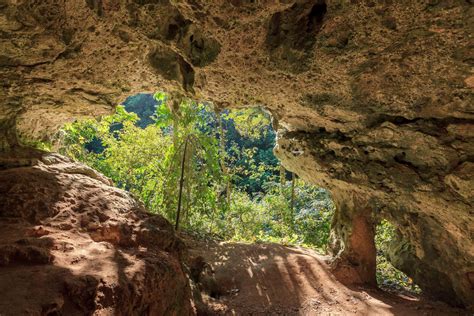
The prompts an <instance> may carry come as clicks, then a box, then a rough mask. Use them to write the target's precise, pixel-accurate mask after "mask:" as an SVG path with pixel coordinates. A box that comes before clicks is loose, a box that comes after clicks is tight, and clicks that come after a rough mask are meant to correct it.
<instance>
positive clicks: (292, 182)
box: [290, 172, 296, 212]
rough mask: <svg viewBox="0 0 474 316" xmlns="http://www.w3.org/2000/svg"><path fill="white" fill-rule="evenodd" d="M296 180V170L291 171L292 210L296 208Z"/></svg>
mask: <svg viewBox="0 0 474 316" xmlns="http://www.w3.org/2000/svg"><path fill="white" fill-rule="evenodd" d="M295 181H296V175H295V173H294V172H292V173H291V204H290V205H291V212H294V209H295Z"/></svg>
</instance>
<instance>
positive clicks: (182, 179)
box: [175, 137, 188, 231]
mask: <svg viewBox="0 0 474 316" xmlns="http://www.w3.org/2000/svg"><path fill="white" fill-rule="evenodd" d="M187 148H188V138H187V137H186V140H185V141H184V150H183V158H182V159H181V176H180V179H179V193H178V209H177V211H176V224H175V230H176V231H177V230H178V229H179V216H180V213H181V202H182V196H183V184H184V162H185V161H186V150H187Z"/></svg>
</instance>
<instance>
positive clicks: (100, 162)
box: [42, 93, 421, 294]
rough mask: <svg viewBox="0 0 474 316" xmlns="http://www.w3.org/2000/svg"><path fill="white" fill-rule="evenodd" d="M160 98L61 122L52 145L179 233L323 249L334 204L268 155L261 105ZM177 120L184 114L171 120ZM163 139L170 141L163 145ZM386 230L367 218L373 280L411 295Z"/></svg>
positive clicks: (137, 99)
mask: <svg viewBox="0 0 474 316" xmlns="http://www.w3.org/2000/svg"><path fill="white" fill-rule="evenodd" d="M167 98H168V97H167V95H166V94H165V93H157V94H155V95H153V94H147V93H140V94H136V95H132V96H130V97H128V98H127V99H126V100H125V101H124V102H123V103H122V106H121V107H119V108H118V110H117V111H116V113H115V114H113V115H110V116H106V117H104V118H102V119H101V120H95V119H90V120H83V121H77V122H74V123H72V124H70V125H67V126H66V127H65V128H64V129H63V130H62V131H61V132H60V133H59V135H61V137H59V138H57V139H56V140H55V145H54V147H56V149H57V150H58V151H59V152H60V153H62V154H65V155H67V156H69V157H71V158H73V159H75V160H79V161H81V162H84V163H86V164H88V165H89V166H91V167H92V168H94V169H97V170H98V171H100V172H102V173H104V174H105V175H107V176H108V177H110V178H111V179H112V180H113V181H114V183H115V185H116V186H118V187H120V188H122V189H125V190H127V191H129V192H132V193H133V194H134V195H135V196H136V197H138V198H139V199H140V200H141V201H142V202H143V203H144V204H145V205H146V207H147V208H148V209H149V210H150V211H151V212H153V213H158V214H161V215H163V216H164V217H166V218H167V219H168V220H169V221H170V222H172V223H174V225H175V227H178V228H180V229H181V230H183V231H185V232H187V233H190V234H194V235H196V234H197V235H208V236H212V237H213V238H217V239H221V240H233V241H246V242H276V243H280V244H287V245H303V246H306V247H310V248H316V249H317V250H318V251H319V252H320V253H324V254H328V244H329V239H330V230H331V222H332V220H333V215H334V211H335V208H336V206H335V203H334V201H333V200H332V198H331V195H330V193H329V192H328V191H327V190H325V189H324V188H321V187H318V186H316V185H311V184H309V183H305V182H304V181H303V180H302V179H300V178H299V177H298V176H297V175H296V174H294V173H292V172H290V171H288V170H286V169H285V168H284V167H283V166H282V165H281V163H280V162H279V160H278V159H277V158H276V157H275V155H274V153H273V148H274V147H275V136H276V131H275V130H274V128H273V127H274V126H273V124H272V118H271V115H270V114H269V113H268V112H266V111H265V110H264V109H261V108H258V107H254V108H245V109H236V110H221V111H220V112H219V113H217V112H216V111H215V109H214V108H213V106H212V104H208V103H203V104H198V103H195V102H188V103H186V105H184V107H183V109H184V110H183V113H180V114H179V118H178V119H176V118H174V119H173V114H172V111H173V109H172V107H169V106H168V105H167V102H168V100H167ZM178 120H181V121H185V122H186V123H185V124H184V125H183V126H178V125H179V123H178V122H177V121H178ZM186 124H187V125H186ZM174 129H179V134H180V135H178V136H176V135H174V134H175V133H174ZM186 141H188V144H186ZM173 146H177V150H175V151H174V152H173V151H166V150H169V148H171V147H173ZM47 147H48V146H45V145H43V146H42V148H43V149H44V148H47ZM185 147H186V148H185ZM156 152H160V153H161V154H162V156H163V157H162V159H161V160H160V159H157V158H154V157H156ZM222 154H224V156H225V157H224V158H222V157H220V156H221V155H222ZM186 155H187V156H188V157H186ZM213 155H214V157H213ZM141 156H143V157H141ZM216 157H217V158H216ZM153 159H156V160H157V161H156V163H157V164H158V165H159V164H160V163H161V165H160V166H159V167H157V166H155V165H154V163H153ZM170 160H174V162H173V161H170ZM208 165H210V168H208V167H209V166H208ZM164 170H165V172H164ZM216 174H217V175H216ZM181 176H182V179H181ZM196 178H198V179H196ZM181 181H182V182H183V185H182V186H181V187H180V183H181ZM159 183H162V185H161V187H160V184H159ZM159 187H160V188H159ZM157 188H158V189H157ZM173 191H174V192H178V194H171V193H170V192H173ZM156 192H159V194H156ZM196 192H199V193H196ZM166 196H168V197H170V198H169V199H166ZM178 210H179V212H178ZM178 213H179V216H178ZM394 238H395V229H394V227H393V226H392V225H391V224H390V223H389V222H388V221H385V220H382V221H381V222H379V223H378V224H377V225H376V227H375V236H372V235H371V236H369V237H364V238H363V240H369V239H370V240H371V241H370V242H368V243H371V242H372V239H373V241H374V243H375V249H376V279H377V285H378V286H379V287H380V288H381V289H383V290H387V291H392V292H400V293H401V292H403V293H408V294H419V293H420V292H421V291H420V289H419V288H418V287H417V286H416V285H415V284H414V283H413V281H412V280H411V279H410V278H408V277H407V276H406V275H405V274H404V273H403V272H401V271H399V270H397V269H396V268H395V267H394V266H393V265H392V264H391V263H390V261H389V259H388V258H389V254H388V253H389V244H390V242H392V240H393V239H394ZM362 246H363V247H365V246H364V245H362Z"/></svg>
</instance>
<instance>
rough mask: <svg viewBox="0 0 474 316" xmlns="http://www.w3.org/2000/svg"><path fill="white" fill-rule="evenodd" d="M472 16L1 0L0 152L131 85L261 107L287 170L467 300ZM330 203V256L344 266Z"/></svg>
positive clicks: (314, 6)
mask: <svg viewBox="0 0 474 316" xmlns="http://www.w3.org/2000/svg"><path fill="white" fill-rule="evenodd" d="M473 16H474V6H473V4H472V1H465V0H443V1H433V0H421V1H389V0H386V1H372V0H352V1H345V0H311V1H303V0H285V1H244V0H233V1H207V0H206V1H204V0H184V1H170V0H130V1H119V0H101V1H93V0H87V1H84V0H69V1H60V0H41V1H39V0H16V1H13V0H2V1H0V65H1V66H2V67H1V68H0V78H1V82H2V89H1V90H0V99H1V100H2V102H1V103H0V147H2V148H10V147H12V146H14V145H15V143H17V142H18V139H19V138H20V139H21V138H35V139H44V138H47V137H49V136H51V135H52V134H53V133H54V132H55V131H56V130H57V128H58V127H59V126H60V125H61V124H62V123H64V122H66V121H70V120H73V119H75V118H79V117H83V116H92V115H102V114H105V113H109V112H110V111H111V110H112V108H113V107H114V106H115V105H116V104H117V103H118V102H120V101H122V100H124V99H125V97H126V96H129V95H131V94H134V93H137V92H154V91H156V90H164V91H168V92H171V93H172V94H173V96H174V97H176V98H178V97H185V96H190V97H193V98H195V99H199V100H208V101H213V102H215V103H216V105H218V106H220V107H225V106H227V107H229V106H232V107H243V106H262V107H265V108H267V109H268V110H269V111H270V112H271V113H272V114H273V116H274V118H275V122H278V123H279V124H278V125H279V127H280V129H281V131H280V132H279V140H278V142H279V145H278V148H277V151H276V152H277V154H278V156H279V157H280V158H281V159H282V161H283V162H284V164H285V166H286V167H287V168H288V169H290V170H291V171H294V172H296V173H298V175H300V176H301V177H303V178H305V179H307V180H309V181H312V182H314V183H316V184H320V185H322V186H324V187H326V188H329V189H330V190H331V191H332V193H333V195H334V197H335V199H336V203H337V204H338V205H353V206H354V207H355V208H358V207H359V206H358V204H359V203H360V204H362V206H363V207H364V208H366V209H364V210H363V213H364V214H365V216H366V217H367V218H366V222H367V223H369V222H376V221H377V220H378V218H381V217H382V218H387V219H389V220H390V221H391V222H392V223H393V224H395V225H396V226H397V228H398V229H399V231H400V236H401V239H400V240H401V241H402V243H404V244H409V248H410V249H411V250H410V251H409V252H406V253H405V254H401V253H400V256H399V259H400V260H401V258H405V260H401V261H400V260H395V259H394V262H395V263H397V265H398V266H399V267H400V268H402V269H403V270H405V271H406V272H407V273H408V274H409V275H410V276H412V277H414V278H415V281H417V282H418V283H419V284H420V286H422V287H423V288H424V289H425V290H427V291H429V290H430V287H431V285H430V284H428V283H426V286H425V285H424V283H425V281H426V280H427V279H426V278H419V277H417V275H419V274H417V273H413V271H412V269H408V268H407V267H408V266H411V267H412V268H414V269H416V267H418V268H419V269H421V270H423V271H425V273H426V274H427V275H429V276H430V278H431V279H436V278H439V279H440V280H444V281H443V284H445V285H444V286H445V287H446V288H447V291H446V292H445V293H444V294H443V293H434V294H436V295H438V297H440V298H443V299H445V300H447V301H451V302H453V303H459V304H461V303H462V304H464V305H472V302H473V301H474V292H473V290H472V287H473V285H472V279H473V278H472V275H473V272H474V265H473V263H474V240H473V233H472V232H473V231H474V222H473V221H474V220H473V218H474V217H473V201H472V192H473V191H474V188H473V183H472V180H471V179H472V178H473V177H474V175H473V173H472V167H471V165H472V162H473V157H474V146H473V141H474V140H473V133H472V130H473V128H472V126H473V121H474V93H473V79H472V78H473V67H474V65H473V63H474V55H473V51H474V50H473V40H472V33H473V32H472V30H473V28H474V19H473ZM354 201H356V202H357V203H355V202H354ZM344 209H345V212H346V213H347V214H346V215H347V216H343V215H344V214H340V215H341V216H338V217H337V218H339V219H338V220H336V222H335V223H334V227H344V228H342V229H335V230H334V234H333V236H334V238H335V239H336V242H335V243H334V244H335V245H337V244H339V245H341V247H340V248H338V249H335V250H336V251H335V254H336V259H337V258H341V260H342V259H343V258H345V259H344V260H346V262H345V263H344V262H343V261H344V260H342V261H341V262H342V263H344V264H342V266H346V267H347V266H350V265H351V266H353V267H354V266H357V264H359V263H360V262H353V263H352V264H350V265H348V262H347V258H359V259H362V257H360V256H352V255H350V256H347V255H346V254H345V252H346V251H348V252H349V253H352V254H354V249H353V248H351V245H350V241H351V238H350V234H351V231H352V219H353V218H356V217H354V216H352V215H353V214H356V213H359V211H360V210H356V209H351V208H344ZM371 217H373V218H371ZM341 220H342V221H343V222H342V223H341V222H340V221H341ZM338 221H339V222H338ZM341 225H342V226H341ZM341 243H342V244H344V246H343V247H342V244H341ZM351 249H352V250H351ZM339 250H340V251H339ZM409 256H411V259H408V257H409ZM366 259H367V260H365V259H364V262H371V259H369V258H366ZM402 261H403V262H402ZM407 262H410V263H413V264H407ZM415 266H416V267H415ZM353 272H355V275H357V274H358V273H359V272H361V271H357V269H355V270H354V271H353ZM440 276H441V277H440Z"/></svg>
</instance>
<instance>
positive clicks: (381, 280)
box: [375, 220, 421, 293]
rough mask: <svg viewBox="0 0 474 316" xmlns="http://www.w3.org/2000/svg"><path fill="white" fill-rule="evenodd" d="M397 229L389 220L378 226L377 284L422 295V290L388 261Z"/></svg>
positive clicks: (376, 243)
mask: <svg viewBox="0 0 474 316" xmlns="http://www.w3.org/2000/svg"><path fill="white" fill-rule="evenodd" d="M395 234H396V230H395V227H394V226H393V225H392V224H390V222H388V221H387V220H382V221H381V222H380V224H379V225H377V231H376V235H375V245H376V248H377V283H378V284H379V285H380V286H381V287H382V288H387V289H390V290H393V289H395V290H398V291H407V292H413V293H420V292H421V290H420V288H419V287H418V286H417V285H416V284H415V283H413V280H411V279H410V278H409V277H407V276H406V275H405V274H404V273H403V272H401V271H400V270H397V269H396V268H395V267H394V266H393V265H392V264H391V263H390V261H389V259H388V250H389V247H390V243H391V241H392V240H393V239H394V238H395Z"/></svg>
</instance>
